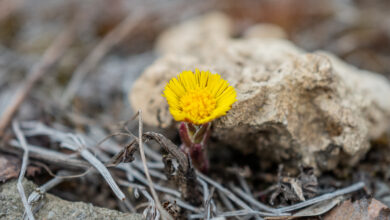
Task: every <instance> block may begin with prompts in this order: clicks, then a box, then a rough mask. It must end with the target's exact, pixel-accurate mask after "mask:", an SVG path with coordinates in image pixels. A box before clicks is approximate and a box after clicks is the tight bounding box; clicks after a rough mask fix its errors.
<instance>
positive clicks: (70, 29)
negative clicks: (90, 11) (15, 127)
mask: <svg viewBox="0 0 390 220" xmlns="http://www.w3.org/2000/svg"><path fill="white" fill-rule="evenodd" d="M76 17H77V16H76ZM76 20H78V19H76V18H75V19H74V20H73V21H72V22H71V23H70V24H69V25H68V26H67V27H66V28H65V30H64V31H63V32H62V33H61V34H60V35H59V36H58V37H57V38H56V39H55V40H54V42H53V43H52V44H51V45H50V47H49V48H48V49H47V50H46V51H45V53H44V54H43V57H42V59H41V60H40V61H39V62H38V63H37V64H35V66H34V67H33V68H32V69H31V71H30V72H29V74H28V77H27V79H26V81H25V82H24V83H23V85H21V87H20V88H19V89H18V91H17V92H16V93H15V95H14V97H13V99H12V101H11V103H10V104H9V105H8V107H7V108H6V109H5V110H4V112H3V114H2V115H1V117H0V137H1V136H3V134H4V131H5V129H6V128H7V126H8V124H9V123H10V121H11V120H12V118H13V116H14V115H15V113H16V112H17V111H18V109H19V107H20V105H21V104H22V103H23V101H24V100H25V99H26V97H27V96H28V94H29V93H30V91H31V90H32V88H33V87H34V86H35V84H36V83H37V82H38V81H39V80H40V79H41V78H42V77H43V76H44V75H45V74H47V73H49V69H50V68H51V67H53V66H54V65H55V64H56V62H57V61H58V60H59V59H60V58H61V57H62V55H63V54H64V52H65V51H66V49H67V48H68V46H69V45H70V43H71V42H72V41H73V38H74V35H75V31H76V25H77V22H76Z"/></svg>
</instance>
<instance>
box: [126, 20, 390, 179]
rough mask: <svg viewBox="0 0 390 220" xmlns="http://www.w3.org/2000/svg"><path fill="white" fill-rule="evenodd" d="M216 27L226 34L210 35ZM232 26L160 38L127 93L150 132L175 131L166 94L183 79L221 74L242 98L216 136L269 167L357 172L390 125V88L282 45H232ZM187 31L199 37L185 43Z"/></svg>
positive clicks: (198, 26) (201, 26) (224, 23)
mask: <svg viewBox="0 0 390 220" xmlns="http://www.w3.org/2000/svg"><path fill="white" fill-rule="evenodd" d="M218 24H220V26H221V27H224V28H221V30H222V31H221V32H218V29H217V30H216V31H212V29H213V27H217V26H218ZM230 26H231V22H230V20H229V19H228V18H227V17H225V16H224V15H222V14H218V13H217V14H211V15H206V16H205V17H202V18H196V19H194V20H191V21H188V22H187V23H183V24H180V25H178V26H176V27H172V28H171V29H169V30H167V31H166V32H165V33H163V34H162V37H161V38H160V39H159V40H158V46H157V48H159V51H160V52H161V53H162V57H161V58H160V59H158V60H157V61H156V62H155V63H154V64H153V65H151V66H150V67H149V68H147V69H146V71H145V72H144V73H143V74H142V75H141V77H140V78H139V79H138V80H137V81H136V82H135V84H134V86H133V87H132V89H131V91H130V93H129V98H130V102H131V105H132V106H133V107H134V109H142V110H143V114H144V119H145V122H146V123H147V124H149V125H152V126H159V127H169V126H171V125H173V123H174V122H173V120H172V117H171V116H170V114H169V111H168V105H167V103H166V102H165V100H164V99H163V97H162V96H161V93H162V91H163V88H164V86H165V84H166V83H167V82H168V80H169V79H170V78H171V77H174V76H175V75H177V74H178V73H180V72H181V71H183V70H194V69H195V68H198V69H200V70H210V71H211V72H217V73H219V74H221V75H222V77H223V78H224V79H226V80H227V81H228V82H229V83H230V84H231V85H232V86H234V87H235V88H236V90H237V99H238V101H237V102H236V103H235V104H234V105H233V108H232V110H230V111H229V113H228V114H227V115H226V116H225V117H222V118H220V119H218V120H216V121H215V122H214V125H213V136H214V137H215V138H216V139H217V140H218V141H221V142H224V143H226V144H228V145H230V146H232V147H235V148H237V149H239V150H242V151H244V152H251V153H252V152H256V153H258V155H260V156H263V157H264V158H267V159H272V160H275V161H278V162H280V161H293V162H295V163H297V164H302V165H310V166H313V167H315V168H317V170H319V171H320V170H329V169H333V168H334V167H336V166H337V165H338V164H339V163H340V162H342V163H345V164H349V165H352V164H354V163H356V162H357V161H358V160H359V159H360V158H361V157H362V156H363V155H364V154H365V153H366V152H367V150H368V149H369V140H371V139H375V138H377V137H379V136H380V135H381V134H383V133H384V132H385V130H386V129H387V128H388V126H389V125H390V123H389V121H390V103H389V102H388V100H386V99H388V97H390V83H389V82H388V81H387V80H386V79H385V78H384V77H382V76H380V75H378V74H375V73H372V72H369V71H364V70H359V69H357V68H354V67H352V66H350V65H348V64H346V63H344V62H343V61H341V60H339V59H338V58H336V57H334V56H333V55H331V54H328V53H326V52H314V53H307V52H305V51H303V50H301V49H299V48H297V47H296V46H294V45H293V44H292V43H291V42H289V41H287V40H284V39H277V38H270V37H266V38H262V37H260V38H254V37H253V36H251V37H250V38H239V39H234V38H231V37H230V33H231V32H230V31H229V30H230V29H229V27H230ZM186 30H196V31H192V32H191V37H182V35H180V34H179V33H183V36H185V33H186ZM258 35H259V36H262V35H261V34H258ZM386 97H387V98H386Z"/></svg>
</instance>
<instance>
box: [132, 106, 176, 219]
mask: <svg viewBox="0 0 390 220" xmlns="http://www.w3.org/2000/svg"><path fill="white" fill-rule="evenodd" d="M138 123H139V124H138V141H139V142H138V146H139V151H140V154H141V159H142V163H143V166H144V170H145V175H146V178H147V180H148V185H149V189H150V192H151V193H152V196H153V199H154V201H155V203H156V206H157V209H158V210H159V211H160V213H161V215H162V216H163V217H164V218H166V219H172V217H171V216H170V215H169V214H168V213H167V212H166V211H165V210H164V209H163V208H162V206H161V203H160V200H159V198H158V196H157V193H156V190H155V189H154V184H153V181H152V178H151V177H150V174H149V168H148V166H147V165H146V157H145V152H144V148H143V141H142V134H143V122H142V111H141V110H139V111H138Z"/></svg>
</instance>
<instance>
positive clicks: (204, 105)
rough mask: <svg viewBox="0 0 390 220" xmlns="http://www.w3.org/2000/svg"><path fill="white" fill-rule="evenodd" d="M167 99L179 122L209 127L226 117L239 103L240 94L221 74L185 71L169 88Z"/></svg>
mask: <svg viewBox="0 0 390 220" xmlns="http://www.w3.org/2000/svg"><path fill="white" fill-rule="evenodd" d="M163 96H164V97H165V98H166V99H167V102H168V105H169V111H170V112H171V114H172V116H173V118H174V119H175V120H176V121H186V122H191V123H193V124H196V125H201V124H205V123H207V122H210V121H212V120H214V119H216V118H218V117H221V116H223V115H225V114H226V112H227V111H229V110H230V109H231V106H232V104H233V103H234V102H235V101H236V96H237V95H236V91H235V90H234V88H233V87H232V86H229V83H228V82H227V81H226V80H224V79H222V78H221V76H220V75H219V74H217V73H216V74H212V73H210V71H201V72H200V71H199V70H197V69H196V70H195V74H194V73H193V72H192V71H183V72H182V73H181V74H179V75H178V76H177V78H172V79H171V80H170V81H169V83H168V84H167V85H166V86H165V90H164V94H163Z"/></svg>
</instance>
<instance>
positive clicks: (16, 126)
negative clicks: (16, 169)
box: [12, 121, 35, 220]
mask: <svg viewBox="0 0 390 220" xmlns="http://www.w3.org/2000/svg"><path fill="white" fill-rule="evenodd" d="M12 127H13V130H14V132H15V134H16V137H17V138H18V140H19V142H20V144H21V145H22V147H23V150H24V154H23V161H22V168H21V169H20V173H19V178H18V183H17V188H18V191H19V194H20V197H21V198H22V203H23V206H24V209H25V211H26V214H27V217H28V218H29V219H30V220H34V219H35V218H34V215H33V213H32V211H31V207H30V205H29V204H28V201H27V198H26V194H25V192H24V188H23V184H22V180H23V178H24V174H25V173H26V169H27V164H28V147H27V141H26V138H25V137H24V135H23V133H22V131H21V130H20V127H19V123H18V122H16V121H14V122H13V123H12Z"/></svg>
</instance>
